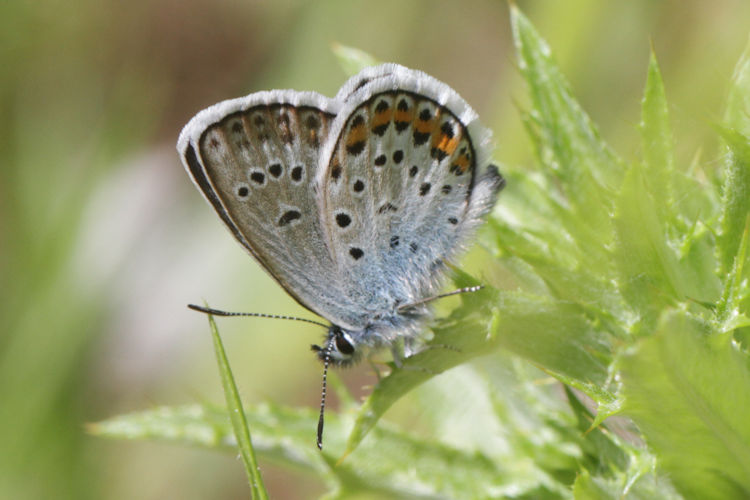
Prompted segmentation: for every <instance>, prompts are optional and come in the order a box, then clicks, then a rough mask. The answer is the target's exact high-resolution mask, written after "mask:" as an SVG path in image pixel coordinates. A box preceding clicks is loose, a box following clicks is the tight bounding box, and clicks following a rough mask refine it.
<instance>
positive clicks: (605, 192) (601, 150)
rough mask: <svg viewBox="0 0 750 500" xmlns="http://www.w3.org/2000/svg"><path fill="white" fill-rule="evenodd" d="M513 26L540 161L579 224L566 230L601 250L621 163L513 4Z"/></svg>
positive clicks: (529, 116) (607, 227) (540, 40)
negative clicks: (549, 172)
mask: <svg viewBox="0 0 750 500" xmlns="http://www.w3.org/2000/svg"><path fill="white" fill-rule="evenodd" d="M511 25H512V28H513V36H514V40H515V45H516V51H517V53H518V59H519V67H520V70H521V74H522V75H523V77H524V80H525V81H526V83H527V85H528V86H529V93H530V96H531V103H532V109H531V110H530V111H529V112H528V114H527V118H526V120H525V123H526V126H527V128H530V129H531V136H532V138H533V139H535V140H536V146H537V151H538V154H539V156H540V158H541V160H542V163H543V164H544V165H545V166H546V167H547V168H548V169H550V170H551V171H553V172H555V174H556V175H557V176H558V178H559V182H560V185H561V188H562V191H563V195H564V196H566V201H567V203H569V204H570V208H571V209H572V211H573V213H574V214H575V216H576V217H575V218H574V219H572V220H573V221H575V222H576V224H574V225H573V226H572V227H568V230H569V231H571V233H573V234H574V235H575V236H576V237H577V239H578V240H579V243H580V244H581V247H583V248H585V247H587V246H588V245H592V246H593V247H594V248H598V247H600V246H601V245H602V244H603V243H606V242H607V241H608V236H609V234H610V228H609V223H608V222H609V221H608V217H607V213H608V210H607V208H608V207H611V202H610V194H609V192H611V191H612V190H614V189H615V188H616V187H617V186H618V185H619V183H620V179H621V178H622V170H623V169H622V162H621V160H619V158H617V156H616V155H615V154H614V153H613V152H612V151H611V150H610V148H609V147H608V146H607V145H606V144H605V143H604V141H602V140H601V138H600V137H599V133H598V131H597V130H596V127H595V126H594V124H593V123H592V122H591V119H590V118H589V117H588V115H586V113H585V112H584V111H583V110H582V109H581V107H580V105H579V104H578V103H577V102H576V100H575V99H574V98H573V95H572V92H571V91H570V89H569V86H568V83H567V81H566V79H565V77H564V76H563V75H562V72H561V71H560V69H559V68H558V67H557V65H556V64H555V63H554V61H553V59H552V56H551V51H550V48H549V46H548V45H547V44H546V43H545V42H544V40H543V39H542V38H541V37H540V36H539V34H538V33H537V32H536V30H534V28H533V27H532V25H531V23H530V22H529V21H528V19H527V18H526V17H525V16H524V15H523V14H522V13H521V12H520V11H519V10H518V8H517V7H516V6H514V5H511Z"/></svg>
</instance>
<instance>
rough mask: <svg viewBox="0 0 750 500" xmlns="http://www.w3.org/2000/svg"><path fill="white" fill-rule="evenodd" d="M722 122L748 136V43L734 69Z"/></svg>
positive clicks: (749, 115)
mask: <svg viewBox="0 0 750 500" xmlns="http://www.w3.org/2000/svg"><path fill="white" fill-rule="evenodd" d="M724 122H725V123H726V124H727V126H729V127H731V128H733V129H735V130H736V131H737V132H738V133H740V134H742V135H745V136H750V41H748V44H747V47H745V51H744V53H743V54H742V56H740V60H739V61H737V65H736V66H735V67H734V75H733V76H732V86H731V87H730V88H729V94H728V96H727V108H726V110H725V112H724Z"/></svg>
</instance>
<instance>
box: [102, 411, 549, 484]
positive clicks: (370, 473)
mask: <svg viewBox="0 0 750 500" xmlns="http://www.w3.org/2000/svg"><path fill="white" fill-rule="evenodd" d="M316 418H317V413H316V412H315V411H314V410H310V409H290V408H283V407H280V406H276V405H268V404H264V405H260V406H257V407H252V408H250V409H249V411H248V419H249V421H250V423H251V424H252V426H253V430H254V432H253V433H254V436H255V441H256V447H255V448H256V450H257V452H258V453H259V454H260V455H262V456H263V457H265V458H267V459H269V460H274V461H276V462H282V463H285V464H287V465H294V466H296V467H297V468H302V469H303V470H307V471H310V472H312V473H314V474H316V475H317V476H318V477H319V478H321V479H322V480H324V481H325V482H326V484H327V485H328V487H329V497H330V498H348V495H349V494H351V493H355V492H356V493H358V494H363V493H367V492H372V493H377V494H379V495H380V496H378V498H380V497H382V498H415V497H419V498H422V497H425V498H433V497H437V496H443V497H445V496H448V497H450V498H457V499H464V498H465V499H473V498H487V497H490V496H497V495H499V494H501V492H508V493H510V492H516V493H518V492H521V493H526V494H528V495H529V498H560V492H561V491H563V488H562V485H560V484H556V483H555V482H554V481H552V480H550V478H548V477H546V476H545V475H544V474H543V472H542V471H540V470H538V469H537V468H535V467H534V466H533V464H531V463H528V461H521V460H517V461H514V460H509V461H507V462H501V461H497V460H492V459H491V458H490V457H488V456H486V455H484V454H481V453H476V452H469V451H465V450H461V449H458V448H455V447H451V446H447V445H444V444H440V443H438V442H436V441H435V440H434V439H432V440H423V439H419V438H418V437H416V436H415V435H414V434H413V433H408V432H402V431H399V430H397V429H395V428H394V427H393V426H389V425H381V426H380V427H379V428H378V429H376V430H375V431H374V432H373V439H368V440H366V441H365V442H364V443H362V446H361V447H360V448H359V449H358V450H357V451H356V452H354V453H352V454H351V455H350V456H348V457H347V459H346V460H345V461H343V462H341V463H338V464H336V463H335V462H334V460H333V458H332V457H331V456H330V455H329V454H328V453H326V452H325V451H323V452H319V451H318V449H317V447H316V446H315V439H314V438H315V422H316ZM344 425H345V422H343V421H342V419H341V417H340V416H338V415H335V414H331V415H329V417H328V419H327V420H326V439H327V445H328V446H327V447H326V448H331V447H339V446H341V445H342V442H341V438H342V437H343V432H342V427H343V426H344ZM90 430H91V432H92V433H94V434H96V435H98V436H102V437H108V438H117V439H141V440H158V441H166V442H173V443H176V444H182V445H193V446H201V447H208V448H212V449H220V450H222V451H226V452H230V453H231V452H234V451H235V450H236V441H235V438H234V433H233V430H232V426H231V424H230V420H229V417H228V415H227V412H226V411H224V410H220V409H217V408H213V407H209V406H198V405H194V406H186V407H178V408H167V407H164V408H156V409H153V410H148V411H144V412H141V413H133V414H129V415H122V416H119V417H115V418H112V419H109V420H106V421H104V422H99V423H97V424H93V425H91V426H90ZM550 489H552V490H557V491H558V494H555V495H550V494H549V491H550Z"/></svg>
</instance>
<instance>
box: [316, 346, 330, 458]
mask: <svg viewBox="0 0 750 500" xmlns="http://www.w3.org/2000/svg"><path fill="white" fill-rule="evenodd" d="M332 349H333V337H331V338H330V340H329V341H328V345H327V346H326V353H325V356H324V357H323V390H322V391H321V393H320V417H319V418H318V449H319V450H322V449H323V415H324V413H325V409H326V385H327V381H328V364H329V363H330V362H331V350H332Z"/></svg>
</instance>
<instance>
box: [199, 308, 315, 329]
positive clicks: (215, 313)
mask: <svg viewBox="0 0 750 500" xmlns="http://www.w3.org/2000/svg"><path fill="white" fill-rule="evenodd" d="M188 308H190V309H192V310H193V311H198V312H202V313H204V314H210V315H212V316H251V317H254V318H270V319H290V320H294V321H303V322H305V323H312V324H313V325H318V326H322V327H323V328H328V325H326V324H325V323H320V322H318V321H314V320H311V319H306V318H297V317H295V316H282V315H280V314H264V313H247V312H228V311H221V310H219V309H211V308H210V307H203V306H197V305H195V304H188Z"/></svg>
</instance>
